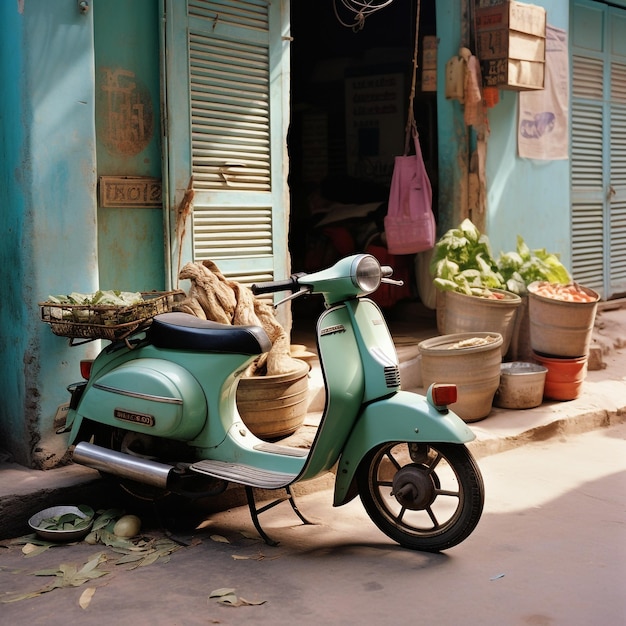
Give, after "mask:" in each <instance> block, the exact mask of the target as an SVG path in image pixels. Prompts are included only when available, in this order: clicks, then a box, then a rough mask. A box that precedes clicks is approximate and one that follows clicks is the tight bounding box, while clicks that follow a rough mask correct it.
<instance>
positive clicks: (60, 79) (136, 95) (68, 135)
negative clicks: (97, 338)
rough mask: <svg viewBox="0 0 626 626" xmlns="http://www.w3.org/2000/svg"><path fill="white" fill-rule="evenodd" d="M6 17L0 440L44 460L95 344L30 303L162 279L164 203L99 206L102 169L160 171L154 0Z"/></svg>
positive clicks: (26, 6) (28, 6)
mask: <svg viewBox="0 0 626 626" xmlns="http://www.w3.org/2000/svg"><path fill="white" fill-rule="evenodd" d="M0 23H1V24H2V25H3V36H2V38H0V75H1V76H2V79H3V84H4V85H5V86H6V85H10V87H11V88H9V89H4V91H3V97H2V98H1V99H0V125H1V128H2V133H0V204H1V206H2V212H1V213H0V233H2V235H3V245H2V246H1V247H0V358H1V359H2V363H3V376H2V378H1V380H0V397H1V398H2V399H1V400H0V449H1V450H7V451H10V452H11V454H12V456H13V459H14V460H15V461H16V462H18V463H21V464H23V465H27V466H35V467H42V468H46V467H50V466H54V465H57V464H58V463H59V462H60V461H61V460H62V459H63V456H64V454H65V449H66V445H67V439H66V436H59V435H56V434H55V432H54V418H55V414H56V413H57V407H59V406H60V405H62V404H64V403H66V402H67V401H68V400H69V394H68V393H67V391H66V387H67V385H68V384H70V383H72V382H74V381H76V380H79V379H80V373H79V362H80V360H81V359H83V358H91V357H93V356H94V355H95V353H96V352H97V350H98V349H99V344H100V342H92V343H88V344H84V345H82V346H74V347H70V346H69V343H68V340H67V339H66V338H63V337H58V336H56V335H53V334H52V332H51V331H50V328H49V327H48V325H46V324H43V323H42V322H41V320H40V312H39V307H38V303H39V302H41V301H44V300H46V299H47V297H48V296H49V295H56V294H62V293H70V292H72V291H79V292H87V293H90V292H94V291H96V290H97V289H99V288H102V289H122V290H132V291H144V290H145V291H150V290H154V289H156V290H161V289H163V288H164V282H165V276H164V274H165V272H164V245H163V241H164V237H163V222H162V210H161V208H160V207H159V208H150V209H147V208H123V207H122V208H114V209H111V208H104V207H102V208H99V207H98V179H99V176H102V175H107V176H150V177H155V178H160V177H161V141H160V131H159V129H160V107H159V42H158V38H159V28H158V25H159V24H158V3H156V2H154V1H153V0H135V1H134V2H132V3H128V2H125V1H123V0H105V1H102V0H100V1H99V0H95V1H92V2H90V3H89V10H88V11H87V12H86V13H81V12H80V11H79V8H78V3H77V2H76V0H27V1H26V2H18V1H11V2H0ZM112 84H113V85H114V86H117V89H113V91H111V89H110V87H111V85H112ZM107 86H108V87H107ZM111 93H113V94H114V97H113V99H111V98H110V95H111ZM120 94H121V95H120ZM140 127H141V128H140ZM139 128H140V131H139V130H138V129H139Z"/></svg>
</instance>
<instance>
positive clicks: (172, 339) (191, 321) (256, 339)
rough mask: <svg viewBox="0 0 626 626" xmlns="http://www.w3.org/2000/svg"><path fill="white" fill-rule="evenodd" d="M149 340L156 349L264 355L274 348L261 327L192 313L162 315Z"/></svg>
mask: <svg viewBox="0 0 626 626" xmlns="http://www.w3.org/2000/svg"><path fill="white" fill-rule="evenodd" d="M148 339H149V340H150V341H151V343H152V344H153V345H155V346H156V347H157V348H171V349H174V350H196V351H198V350H199V351H203V352H223V353H226V352H230V353H235V354H263V353H264V352H268V351H269V350H270V348H271V347H272V342H271V341H270V339H269V337H268V336H267V333H266V332H265V330H263V328H261V327H260V326H231V325H230V324H221V323H220V322H213V321H211V320H203V319H200V318H199V317H195V316H194V315H190V314H189V313H181V312H178V313H162V314H161V315H157V316H155V317H154V318H153V320H152V324H150V328H149V329H148Z"/></svg>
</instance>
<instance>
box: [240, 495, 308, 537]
mask: <svg viewBox="0 0 626 626" xmlns="http://www.w3.org/2000/svg"><path fill="white" fill-rule="evenodd" d="M285 491H286V492H287V495H286V496H285V497H283V498H277V499H276V500H274V501H273V502H270V503H269V504H266V505H265V506H263V507H261V508H260V509H257V508H256V502H255V500H254V490H253V489H252V487H250V486H246V496H247V498H248V508H249V509H250V516H251V517H252V523H253V524H254V527H255V528H256V529H257V531H258V533H259V535H261V538H262V539H263V541H265V543H266V544H267V545H268V546H272V547H275V546H277V545H278V543H279V542H278V541H274V540H273V539H270V538H269V537H268V535H267V533H266V532H265V531H264V530H263V528H261V522H260V521H259V514H260V513H264V512H265V511H267V510H269V509H271V508H273V507H275V506H276V505H277V504H280V503H281V502H284V501H285V500H289V504H290V505H291V508H292V509H293V511H294V513H295V514H296V515H297V516H298V517H299V518H300V520H302V523H303V524H313V522H311V521H309V520H308V519H306V517H304V515H302V513H300V510H299V509H298V507H297V506H296V502H295V499H294V495H293V492H292V491H291V487H290V486H289V485H288V486H287V487H285Z"/></svg>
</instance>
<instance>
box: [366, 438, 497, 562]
mask: <svg viewBox="0 0 626 626" xmlns="http://www.w3.org/2000/svg"><path fill="white" fill-rule="evenodd" d="M356 478H357V484H358V488H359V495H360V497H361V501H362V502H363V506H364V507H365V510H366V511H367V513H368V515H369V516H370V518H371V520H372V521H373V522H374V524H376V526H378V528H379V529H380V530H381V531H382V532H383V533H385V534H386V535H387V536H388V537H390V538H391V539H393V540H394V541H397V542H398V543H399V544H400V545H401V546H403V547H405V548H410V549H412V550H421V551H425V552H440V551H441V550H446V549H448V548H451V547H453V546H455V545H457V544H459V543H461V542H462V541H463V540H465V539H466V538H467V537H468V536H469V535H470V534H471V533H472V531H473V530H474V528H475V527H476V525H477V524H478V521H479V519H480V516H481V514H482V510H483V504H484V500H485V490H484V483H483V479H482V475H481V473H480V470H479V468H478V465H477V464H476V461H475V460H474V457H473V456H472V455H471V453H470V451H469V450H468V449H467V448H466V447H465V446H464V445H463V444H451V443H433V444H424V443H419V444H418V443H385V444H382V445H380V446H378V447H377V448H374V449H373V450H371V451H370V452H369V453H368V455H367V456H366V457H365V458H364V459H363V461H362V462H361V464H360V466H359V469H358V471H357V475H356Z"/></svg>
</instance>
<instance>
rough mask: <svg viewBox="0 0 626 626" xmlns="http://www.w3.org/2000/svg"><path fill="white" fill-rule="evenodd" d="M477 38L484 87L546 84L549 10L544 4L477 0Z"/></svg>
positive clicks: (523, 87)
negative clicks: (478, 1) (479, 1)
mask: <svg viewBox="0 0 626 626" xmlns="http://www.w3.org/2000/svg"><path fill="white" fill-rule="evenodd" d="M485 5H488V6H485ZM476 40H477V56H478V58H479V60H480V65H481V72H482V78H483V85H484V86H485V87H498V88H499V89H511V90H514V91H524V90H531V89H543V88H544V77H545V60H546V10H545V9H544V8H543V7H540V6H536V5H533V4H525V3H522V2H514V1H513V0H506V1H503V2H500V3H498V4H493V3H487V2H484V3H478V6H477V7H476Z"/></svg>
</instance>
